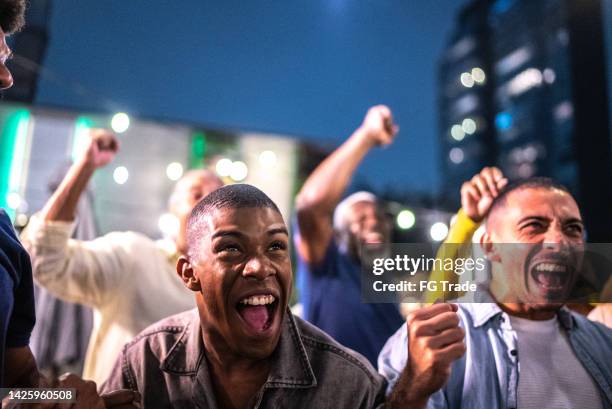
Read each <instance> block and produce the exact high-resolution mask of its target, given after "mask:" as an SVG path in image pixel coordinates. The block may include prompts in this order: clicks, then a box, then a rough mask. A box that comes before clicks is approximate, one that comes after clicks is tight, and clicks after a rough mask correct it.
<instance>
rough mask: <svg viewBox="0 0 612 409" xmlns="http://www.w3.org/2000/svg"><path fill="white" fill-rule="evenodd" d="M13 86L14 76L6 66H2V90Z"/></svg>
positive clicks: (0, 77)
mask: <svg viewBox="0 0 612 409" xmlns="http://www.w3.org/2000/svg"><path fill="white" fill-rule="evenodd" d="M12 86H13V76H12V75H11V72H10V71H9V70H8V68H7V67H6V65H4V64H0V90H3V89H8V88H10V87H12Z"/></svg>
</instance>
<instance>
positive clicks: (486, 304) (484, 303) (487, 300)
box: [463, 286, 574, 331]
mask: <svg viewBox="0 0 612 409" xmlns="http://www.w3.org/2000/svg"><path fill="white" fill-rule="evenodd" d="M478 292H479V293H478V296H477V301H476V302H475V303H474V302H472V303H468V304H465V305H464V308H463V309H464V310H465V312H466V313H467V314H468V315H470V317H471V318H472V322H473V323H474V327H476V328H478V327H480V326H483V325H484V324H486V323H487V322H489V321H490V320H491V319H493V318H494V317H497V316H498V315H502V316H503V315H505V314H506V313H505V312H504V311H503V310H502V309H501V308H500V307H499V305H497V303H496V302H495V300H494V299H493V297H492V296H491V294H490V293H489V290H488V288H486V287H484V286H479V287H478ZM557 317H558V319H559V322H560V323H561V326H562V327H563V328H564V329H566V330H568V331H570V330H571V329H572V328H573V327H574V318H573V317H572V313H571V311H570V310H569V309H568V308H567V307H566V306H563V307H561V308H560V309H559V311H558V312H557Z"/></svg>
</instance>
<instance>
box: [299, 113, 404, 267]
mask: <svg viewBox="0 0 612 409" xmlns="http://www.w3.org/2000/svg"><path fill="white" fill-rule="evenodd" d="M397 131H398V128H397V126H396V125H394V124H393V117H392V114H391V111H390V110H389V108H387V107H386V106H384V105H379V106H375V107H372V108H370V110H369V111H368V113H367V114H366V116H365V119H364V120H363V123H362V125H361V126H360V127H359V128H357V129H356V130H355V132H353V134H352V135H351V136H350V137H349V138H348V139H347V140H346V141H345V142H344V143H343V144H342V145H341V146H340V147H339V148H338V149H336V150H335V151H334V152H333V153H332V154H331V155H330V156H328V157H327V158H326V159H325V160H324V161H323V162H322V163H321V164H320V165H319V166H318V167H317V168H316V169H315V170H314V172H313V173H312V174H311V175H310V176H309V177H308V179H307V180H306V182H305V183H304V186H303V187H302V189H301V190H300V192H299V194H298V196H297V199H296V208H297V219H298V225H299V228H300V239H299V241H298V246H297V249H298V251H299V252H300V255H301V257H302V258H303V259H304V260H305V261H307V262H309V263H317V262H320V261H321V260H322V259H323V257H324V256H325V251H326V249H327V246H328V245H329V241H330V240H331V238H332V235H333V227H332V217H333V213H334V209H335V208H336V205H337V204H338V202H339V201H340V199H341V198H342V195H343V194H344V191H345V190H346V189H347V187H348V185H349V184H350V182H351V178H352V177H353V174H354V173H355V170H356V169H357V166H358V165H359V163H361V161H362V160H363V158H364V157H365V155H366V154H367V153H368V151H369V150H370V149H372V147H374V146H377V145H388V144H390V143H391V142H392V141H393V138H394V137H395V134H396V133H397Z"/></svg>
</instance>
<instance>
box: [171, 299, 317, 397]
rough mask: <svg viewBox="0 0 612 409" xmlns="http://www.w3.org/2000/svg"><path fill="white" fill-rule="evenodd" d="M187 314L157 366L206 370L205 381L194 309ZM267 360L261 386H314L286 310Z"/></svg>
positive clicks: (186, 372) (176, 371) (184, 371)
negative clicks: (180, 329) (279, 334)
mask: <svg viewBox="0 0 612 409" xmlns="http://www.w3.org/2000/svg"><path fill="white" fill-rule="evenodd" d="M188 317H189V318H188V320H187V323H186V325H185V326H184V329H183V331H182V332H181V335H180V336H179V340H178V341H177V342H176V343H175V344H174V345H173V346H172V348H171V349H170V351H169V352H168V354H167V355H166V357H165V358H164V359H163V360H162V362H161V365H160V368H161V370H162V371H164V372H167V373H172V374H176V375H196V374H198V373H199V372H206V375H205V378H206V379H207V380H208V378H209V376H208V373H207V372H208V365H207V363H206V355H205V353H204V344H203V341H202V336H201V334H200V317H199V315H198V311H197V309H194V310H192V311H190V313H189V316H188ZM270 359H271V360H272V365H271V369H270V374H269V375H268V379H267V381H266V383H265V384H264V387H267V388H283V387H291V388H310V387H314V386H316V385H317V380H316V378H315V375H314V372H313V370H312V366H311V364H310V360H309V359H308V355H307V354H306V348H305V347H304V343H303V342H302V338H301V333H300V331H299V328H298V326H297V324H296V321H295V318H294V317H293V315H292V314H291V311H290V310H289V309H287V311H286V313H285V317H284V321H283V327H282V332H281V336H280V339H279V342H278V345H277V347H276V349H275V351H274V353H273V354H272V355H271V356H270ZM198 377H199V376H198Z"/></svg>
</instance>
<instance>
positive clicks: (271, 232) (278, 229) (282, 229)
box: [268, 227, 289, 236]
mask: <svg viewBox="0 0 612 409" xmlns="http://www.w3.org/2000/svg"><path fill="white" fill-rule="evenodd" d="M278 233H281V234H285V235H287V236H289V231H287V228H286V227H276V228H274V229H270V230H268V234H269V235H270V236H272V235H274V234H278Z"/></svg>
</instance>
